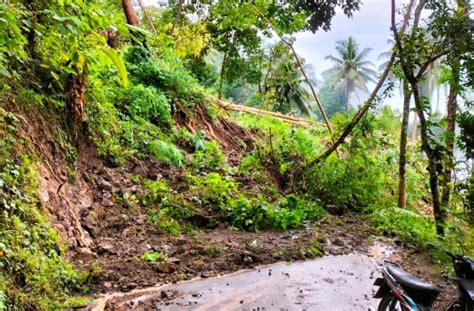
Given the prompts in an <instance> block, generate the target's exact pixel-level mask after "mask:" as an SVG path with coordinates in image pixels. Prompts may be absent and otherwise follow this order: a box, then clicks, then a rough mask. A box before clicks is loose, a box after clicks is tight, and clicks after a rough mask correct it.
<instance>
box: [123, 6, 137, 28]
mask: <svg viewBox="0 0 474 311" xmlns="http://www.w3.org/2000/svg"><path fill="white" fill-rule="evenodd" d="M122 7H123V11H124V13H125V17H126V18H127V23H128V24H130V25H132V26H138V23H139V22H138V16H137V13H136V12H135V9H134V8H133V4H132V0H122Z"/></svg>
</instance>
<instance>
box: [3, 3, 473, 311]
mask: <svg viewBox="0 0 474 311" xmlns="http://www.w3.org/2000/svg"><path fill="white" fill-rule="evenodd" d="M120 2H121V1H113V2H111V3H107V5H104V1H100V0H90V1H83V0H80V1H72V0H51V1H23V0H18V1H7V2H2V3H0V105H1V106H0V228H1V231H0V310H4V309H5V310H37V309H38V310H57V309H61V308H64V307H66V308H68V307H76V306H83V305H84V304H86V303H87V302H88V300H87V298H83V296H84V295H87V294H90V288H91V284H92V283H93V282H94V278H95V277H96V274H97V273H99V272H98V271H96V270H97V269H95V268H94V269H92V271H81V270H80V269H77V267H76V268H74V267H73V265H72V264H71V263H70V262H69V261H68V260H67V259H66V258H69V257H67V256H65V253H66V252H68V250H69V249H73V251H74V248H75V247H77V246H76V245H66V244H67V241H65V240H62V239H61V237H60V236H59V234H58V232H57V231H56V230H55V229H54V227H53V224H52V222H51V221H50V213H58V214H59V213H61V212H62V210H61V211H55V210H54V209H58V207H56V206H55V205H54V204H56V203H54V204H53V203H51V201H48V202H46V203H43V202H42V201H41V200H40V194H42V193H39V191H40V181H41V180H42V179H41V177H45V176H40V174H44V173H42V172H41V170H39V169H38V167H40V165H41V167H46V166H47V168H46V170H48V171H50V173H51V174H52V175H54V174H56V173H57V175H58V176H54V179H55V182H56V181H57V182H58V183H60V185H59V188H58V189H53V190H52V191H50V192H51V193H53V194H54V195H56V196H57V197H55V199H57V200H58V202H59V203H61V200H63V198H61V197H60V196H61V195H63V194H61V193H60V190H61V189H62V187H63V186H64V185H66V184H67V187H70V186H72V185H74V182H77V184H76V185H79V184H81V183H87V185H88V186H90V187H89V188H90V190H91V191H92V192H93V191H96V192H97V193H93V194H92V197H93V198H94V202H93V203H91V205H92V206H93V207H94V208H95V207H96V206H98V205H100V204H102V203H100V202H101V200H97V199H98V198H100V199H102V198H103V194H104V193H102V192H99V191H102V190H103V189H99V190H98V189H97V188H100V186H98V185H97V183H99V181H97V180H95V179H94V178H96V177H97V176H95V175H96V174H98V173H96V172H98V171H101V169H103V167H105V168H106V169H111V170H112V167H114V168H116V169H117V171H114V172H117V174H119V173H120V176H121V177H123V179H128V180H127V182H128V181H130V183H127V182H124V185H120V187H118V186H117V188H120V189H114V191H112V190H110V191H109V192H110V197H111V200H110V201H111V204H108V205H109V206H108V207H107V208H110V210H114V211H115V209H117V214H118V215H122V213H130V215H132V214H133V215H134V216H135V215H139V216H140V217H141V218H140V220H141V221H140V224H139V225H140V226H142V225H143V226H152V227H153V228H151V227H150V228H149V229H153V230H154V232H157V234H158V235H161V234H163V235H168V236H172V237H168V238H170V239H171V238H173V237H178V238H175V239H181V237H180V235H188V236H190V233H193V232H196V231H200V230H202V231H209V230H213V229H215V228H222V227H226V228H227V229H231V230H242V231H251V232H261V231H263V230H268V231H285V230H293V229H302V230H303V229H307V230H312V229H314V227H317V226H319V225H320V223H321V222H320V220H321V219H323V218H324V217H325V215H326V213H327V211H330V212H334V210H336V212H335V213H336V214H337V213H341V214H343V213H346V212H350V213H353V214H357V213H358V214H363V215H364V216H367V218H368V219H369V221H370V223H371V225H372V226H373V227H374V228H376V230H377V231H378V232H380V233H381V234H386V235H389V236H393V237H394V238H395V239H399V240H401V241H403V242H404V243H406V244H407V245H409V246H411V247H416V248H418V249H421V250H424V251H428V252H429V253H430V254H432V255H433V256H434V258H436V259H438V260H440V261H443V260H445V257H443V251H444V250H445V249H449V250H452V251H453V252H458V253H459V252H460V250H461V249H463V250H465V251H466V253H467V254H468V255H474V254H473V251H474V229H473V227H472V224H473V219H474V203H473V202H474V194H473V191H474V177H473V176H472V171H471V172H468V173H467V174H468V175H469V174H471V176H470V177H467V178H465V179H464V180H461V181H458V180H454V178H453V172H454V171H455V169H456V168H457V167H459V166H460V165H459V163H456V161H454V158H455V157H454V153H453V150H454V144H455V143H457V144H458V145H459V147H460V149H461V150H462V151H463V153H464V155H465V157H466V159H470V160H471V161H472V160H473V157H474V152H473V150H474V146H473V141H472V137H474V135H473V131H474V130H473V129H474V126H473V124H474V118H473V116H472V109H471V108H472V105H473V104H472V102H471V101H470V100H469V96H468V95H469V92H472V78H473V77H472V72H474V70H473V65H472V62H473V59H474V57H473V51H472V46H473V44H472V38H470V37H468V36H466V34H469V33H470V32H469V31H468V30H469V29H470V28H468V29H465V28H466V27H470V26H469V25H471V24H472V20H471V19H472V18H471V17H470V16H472V14H471V15H469V14H464V13H463V12H464V11H466V10H467V11H468V9H467V8H463V5H462V3H463V1H459V2H458V4H457V5H458V6H459V7H457V8H452V7H450V6H449V5H448V4H447V3H446V2H444V1H429V2H427V3H422V4H423V5H425V4H426V7H423V5H421V6H420V9H433V8H436V10H430V12H432V14H431V13H430V14H431V15H430V16H429V17H426V18H425V17H423V20H424V22H423V23H420V25H413V26H412V24H411V23H407V24H408V25H410V27H409V28H410V29H407V31H406V33H404V34H402V33H400V34H398V33H396V34H397V36H396V39H397V40H396V41H397V48H396V49H393V51H391V53H398V54H397V55H398V56H397V57H395V55H394V57H392V58H391V61H388V62H387V63H385V64H384V68H386V70H390V71H391V76H392V78H393V80H397V81H401V83H402V84H403V88H404V92H405V94H404V95H405V99H408V101H406V104H405V106H404V111H403V112H402V114H400V113H398V112H394V111H392V110H391V109H390V108H389V107H381V105H377V104H380V103H381V102H382V101H383V99H384V98H386V97H388V96H390V94H391V93H392V91H393V89H394V87H395V85H394V84H393V83H392V82H390V83H382V82H384V81H383V79H385V76H387V75H388V74H389V73H388V71H387V72H385V73H384V75H385V76H384V75H382V78H383V79H382V80H381V83H379V84H377V87H378V89H376V90H375V92H374V94H372V96H371V97H369V99H368V100H367V101H366V102H365V103H361V104H362V108H361V110H359V111H358V112H357V113H355V112H354V111H351V110H350V109H347V106H348V104H349V101H350V95H351V94H356V95H357V94H358V93H356V89H359V90H362V91H364V92H368V91H369V89H368V85H367V83H368V82H374V81H375V76H376V73H375V72H374V71H373V70H372V69H371V67H372V63H371V62H370V61H369V60H367V56H368V52H369V50H370V49H369V48H365V49H362V51H359V49H358V45H357V42H356V40H355V39H354V38H353V37H349V39H348V40H346V41H340V42H338V43H337V45H336V50H337V51H338V54H339V55H338V57H337V58H336V57H334V56H329V57H328V58H329V59H330V60H332V61H334V62H335V67H334V68H332V69H330V70H329V71H328V72H327V77H326V79H325V81H324V85H320V83H319V81H318V78H317V76H316V73H315V72H314V68H312V67H311V66H310V65H309V64H308V63H305V61H304V60H303V59H302V58H300V57H298V55H297V52H296V51H295V50H294V47H293V46H292V44H293V42H294V38H293V37H294V35H295V34H297V33H298V32H300V31H303V30H309V31H313V32H315V31H317V30H319V29H323V30H329V29H330V25H331V18H332V17H333V16H334V14H335V13H336V12H338V11H340V10H342V12H343V14H345V15H347V16H351V14H352V13H353V12H354V11H356V10H358V9H359V7H360V2H359V1H355V0H347V1H326V2H324V3H320V2H318V1H316V2H315V1H283V2H282V1H269V0H268V1H267V0H265V1H263V0H262V1H253V2H250V1H237V0H229V1H201V2H199V3H198V4H196V3H194V2H193V3H191V4H189V5H183V1H170V3H169V4H168V5H167V6H165V7H163V8H160V9H158V8H155V7H151V8H145V9H144V12H142V13H146V14H139V16H141V17H142V18H143V20H141V21H140V20H138V21H133V20H129V19H130V16H128V14H127V15H125V14H124V12H123V10H124V9H123V7H122V5H121V3H120ZM125 2H127V1H126V0H124V1H122V4H125ZM128 2H129V3H130V1H128ZM181 6H182V7H181ZM131 9H132V10H133V6H132V8H131ZM141 10H143V8H141ZM468 13H469V12H468ZM190 16H193V17H195V18H192V19H191V18H189V17H190ZM422 16H424V15H423V14H422ZM126 19H127V20H126ZM421 24H423V26H421ZM446 25H448V26H446ZM392 28H393V29H394V30H395V29H396V27H395V26H393V27H392ZM275 34H276V35H277V37H278V39H277V40H274V39H271V38H272V36H274V35H275ZM398 35H399V36H400V37H398ZM433 38H437V39H436V40H437V41H436V42H433ZM270 42H272V43H274V44H269V43H270ZM440 46H442V47H444V48H443V49H442V50H440ZM403 51H404V52H405V53H401V52H403ZM438 54H439V55H438ZM433 55H434V56H436V59H435V57H434V56H433ZM438 63H439V64H438ZM435 65H436V66H438V68H441V69H440V70H438V72H439V73H440V74H439V75H438V76H436V77H438V78H439V79H438V78H437V79H434V78H433V77H434V75H435V70H434V69H433V68H434V67H436V66H435ZM414 68H416V70H418V69H419V68H421V69H426V70H425V71H423V70H422V71H420V72H415V71H414V70H415V69H414ZM428 68H430V70H428ZM430 75H431V76H430ZM435 80H439V82H440V83H444V84H446V85H448V86H449V95H450V96H449V100H448V102H447V108H448V109H447V110H448V114H447V115H446V116H440V115H438V116H435V115H434V114H433V113H432V110H433V109H430V106H431V103H430V98H429V97H430V96H425V95H431V93H432V92H431V91H430V92H425V93H423V92H422V93H421V94H418V92H417V90H418V89H423V87H425V86H427V85H426V83H428V81H431V82H433V81H435ZM308 82H309V83H310V85H311V86H315V89H316V93H318V94H317V95H318V96H319V97H320V99H321V101H322V103H323V106H324V108H325V109H326V112H327V114H328V115H329V116H330V117H331V120H330V123H331V126H332V127H329V125H328V126H327V127H323V126H321V124H319V123H317V122H316V118H317V116H318V115H319V114H320V113H319V111H317V110H316V108H315V107H316V106H317V103H316V102H313V101H317V99H316V96H312V88H310V86H309V85H308ZM382 87H383V88H382ZM310 90H311V92H310ZM425 91H426V90H425ZM411 96H413V97H414V98H415V103H416V107H415V110H416V113H417V116H418V119H419V120H420V124H421V127H420V130H419V132H420V133H421V134H420V135H421V138H422V139H421V142H420V141H416V139H414V140H413V141H411V142H407V139H406V138H407V135H408V131H407V128H408V116H409V111H410V98H411ZM213 97H220V98H221V99H222V100H224V101H228V102H238V103H241V104H244V105H247V106H254V107H259V108H261V109H267V110H272V111H278V112H281V113H284V114H292V115H305V116H306V117H308V118H309V120H308V119H306V120H302V119H297V118H296V119H295V118H291V119H290V118H288V117H287V118H286V119H285V117H275V116H272V117H270V116H263V115H265V113H264V112H259V114H258V115H257V114H252V113H248V111H247V112H245V113H244V112H240V113H237V112H229V111H226V110H225V107H224V108H222V107H221V106H218V105H216V104H215V102H214V100H213V99H212V98H213ZM461 103H462V104H461ZM222 106H224V104H222ZM221 108H222V109H221ZM322 112H323V109H321V113H322ZM262 114H263V115H262ZM267 114H268V113H267ZM293 117H294V116H293ZM400 120H402V122H400ZM440 120H441V121H440ZM308 121H310V122H308ZM313 121H314V122H313ZM457 125H459V127H460V129H461V131H460V135H459V137H456V135H458V134H457V132H456V131H455V129H456V126H457ZM412 132H413V133H412V134H413V136H414V137H415V138H416V134H417V128H416V126H415V127H414V130H412ZM239 135H242V136H245V137H237V136H239ZM244 141H245V142H244ZM420 150H421V151H423V154H422V153H421V152H420ZM96 151H97V152H96ZM96 153H97V154H96ZM402 154H404V155H405V159H403V157H402V156H401V155H402ZM97 156H98V157H99V158H97ZM88 157H90V158H88ZM92 158H93V159H92ZM89 162H94V163H89ZM95 162H97V163H100V164H97V163H95ZM96 164H97V165H96ZM89 165H90V167H89ZM84 166H86V168H84ZM53 167H54V168H53ZM131 167H133V168H131ZM427 168H428V172H427ZM58 172H59V173H58ZM138 172H139V173H138ZM46 179H47V178H46ZM97 179H99V178H97ZM400 181H403V182H400ZM114 182H115V180H114ZM107 183H108V182H107ZM125 184H126V185H125ZM81 185H82V184H81ZM131 185H133V187H130V188H128V186H131ZM115 186H116V185H114V186H112V185H110V188H115ZM106 188H108V186H107V184H106ZM131 188H134V190H133V191H132V189H131ZM400 189H402V190H405V189H406V195H405V196H404V197H402V196H401V195H399V193H401V192H403V191H401V190H400ZM86 190H87V189H86ZM115 190H116V191H115ZM107 191H108V190H107ZM107 191H105V190H104V192H107ZM48 193H49V192H48ZM48 195H49V194H48ZM67 195H70V194H69V193H65V194H64V196H67ZM397 199H398V200H397ZM64 200H65V201H66V200H67V198H66V199H64ZM96 201H97V202H96ZM400 202H404V204H400ZM50 204H51V206H49V205H50ZM102 205H104V206H102V207H105V204H102ZM58 206H61V204H58ZM397 206H398V207H397ZM400 207H404V208H400ZM91 208H92V207H91ZM87 212H90V211H87ZM74 213H76V211H74ZM122 216H125V217H124V218H126V219H128V217H129V214H123V215H122ZM75 217H77V218H78V221H79V222H80V221H82V220H83V215H82V214H81V213H79V215H75ZM109 220H110V219H101V221H104V222H107V221H109ZM143 220H144V221H143ZM130 221H132V220H130ZM133 221H136V223H137V226H138V219H134V220H133ZM334 224H336V225H340V226H341V227H343V226H345V225H347V224H345V223H344V222H342V221H341V220H339V219H335V220H334ZM68 225H72V224H65V226H68ZM66 229H70V228H66ZM145 231H146V230H145ZM93 238H94V237H93V234H92V232H91V239H93ZM321 241H322V240H319V239H314V240H310V241H308V242H309V244H308V245H309V246H308V247H307V249H298V252H301V253H302V254H304V256H305V258H306V257H311V258H312V257H315V256H321V255H322V253H323V251H322V250H323V245H322V244H321V243H322V242H321ZM254 242H255V243H254ZM254 242H252V243H248V244H245V245H246V246H245V247H247V248H248V249H249V250H252V251H258V250H259V248H260V247H261V245H258V244H257V240H254ZM259 243H260V242H259ZM145 249H150V248H145ZM143 251H144V249H141V250H140V253H139V254H134V255H133V258H134V259H137V262H139V263H143V262H152V263H158V262H163V261H166V260H167V258H166V254H165V253H164V252H155V251H146V252H145V253H144V254H141V252H143ZM227 251H231V250H228V249H227V248H219V247H218V246H212V245H206V246H205V247H203V248H202V249H201V253H200V254H204V255H208V256H211V257H212V256H216V257H217V255H218V254H221V253H224V252H227ZM286 251H287V250H285V249H283V250H281V249H280V250H275V252H276V253H281V254H283V253H284V252H286ZM307 255H309V256H307ZM173 256H174V255H173ZM251 261H253V259H252V258H251ZM203 265H204V264H203ZM203 265H202V266H203Z"/></svg>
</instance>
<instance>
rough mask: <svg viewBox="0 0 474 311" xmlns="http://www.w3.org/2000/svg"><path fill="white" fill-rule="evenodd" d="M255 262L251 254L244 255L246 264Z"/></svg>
mask: <svg viewBox="0 0 474 311" xmlns="http://www.w3.org/2000/svg"><path fill="white" fill-rule="evenodd" d="M251 263H253V259H252V257H250V256H244V264H246V265H249V264H251Z"/></svg>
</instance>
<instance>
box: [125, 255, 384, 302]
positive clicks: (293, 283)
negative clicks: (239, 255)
mask: <svg viewBox="0 0 474 311" xmlns="http://www.w3.org/2000/svg"><path fill="white" fill-rule="evenodd" d="M378 275H379V272H378V271H377V268H376V266H375V264H374V263H373V262H372V260H371V258H369V257H367V256H366V255H362V254H349V255H342V256H328V257H322V258H320V259H316V260H311V261H304V262H296V263H291V264H287V263H278V264H274V265H270V266H266V267H262V268H259V269H256V270H251V271H242V272H237V273H234V274H231V275H227V276H222V277H216V278H209V279H199V280H195V281H190V282H185V283H180V284H171V285H166V286H162V287H158V288H156V289H153V290H152V291H149V292H147V293H146V294H145V295H142V296H139V297H138V298H132V299H130V300H128V303H127V305H128V306H127V307H126V308H125V309H126V310H206V311H207V310H209V311H210V310H259V311H260V310H341V311H343V310H348V311H349V310H351V311H356V310H369V309H370V308H372V309H376V306H377V301H376V300H374V299H373V298H372V294H373V290H372V289H373V285H372V284H373V282H374V278H376V277H378ZM166 292H169V293H172V292H173V293H175V294H174V295H173V299H172V300H170V301H167V302H159V300H158V299H153V297H160V295H163V293H166ZM135 297H137V296H135ZM152 301H154V302H152ZM157 301H158V302H157ZM132 306H135V307H132Z"/></svg>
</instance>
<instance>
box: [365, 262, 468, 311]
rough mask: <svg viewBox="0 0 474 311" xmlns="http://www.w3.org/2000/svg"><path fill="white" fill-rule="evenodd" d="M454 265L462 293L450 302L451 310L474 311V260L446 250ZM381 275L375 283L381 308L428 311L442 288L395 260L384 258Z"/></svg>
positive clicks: (402, 310)
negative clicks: (410, 271) (421, 277)
mask: <svg viewBox="0 0 474 311" xmlns="http://www.w3.org/2000/svg"><path fill="white" fill-rule="evenodd" d="M447 254H448V255H449V256H450V257H451V258H452V259H453V264H454V271H455V272H456V282H457V285H458V289H459V296H458V297H457V298H456V299H455V300H454V301H453V302H452V303H451V305H450V306H449V308H448V311H474V260H472V259H470V258H468V257H466V256H461V255H453V254H451V253H447ZM382 276H383V277H382V278H377V279H376V280H375V283H374V285H377V286H379V289H378V291H377V293H376V294H375V296H374V297H375V298H378V299H381V301H380V303H379V307H378V310H379V311H392V310H400V311H428V310H432V306H433V303H434V302H435V300H436V298H437V297H438V294H439V292H440V291H439V289H438V288H437V287H436V286H434V285H432V284H430V283H427V282H426V281H424V280H422V279H420V278H418V277H416V276H414V275H411V274H410V273H408V272H406V271H405V270H403V268H402V267H401V266H400V265H399V264H397V263H394V262H391V261H385V262H384V265H383V272H382Z"/></svg>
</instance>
